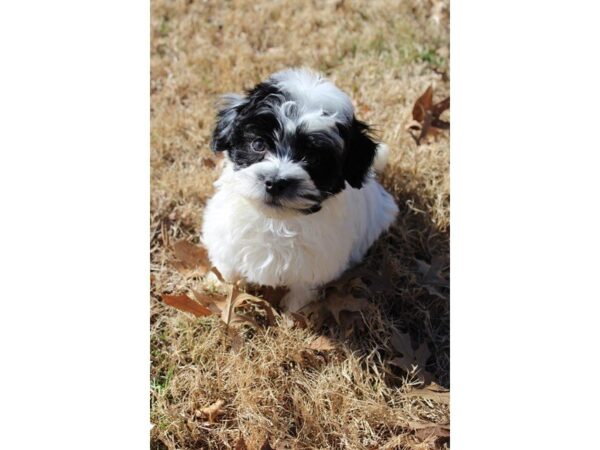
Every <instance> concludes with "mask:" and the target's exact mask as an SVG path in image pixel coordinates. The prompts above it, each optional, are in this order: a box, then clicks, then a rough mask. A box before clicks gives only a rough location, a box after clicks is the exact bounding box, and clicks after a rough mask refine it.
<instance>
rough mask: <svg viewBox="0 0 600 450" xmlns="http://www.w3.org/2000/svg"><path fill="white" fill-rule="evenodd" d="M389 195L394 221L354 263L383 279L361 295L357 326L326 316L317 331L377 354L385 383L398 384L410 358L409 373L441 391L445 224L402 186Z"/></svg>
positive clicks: (446, 304)
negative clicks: (378, 287) (381, 285)
mask: <svg viewBox="0 0 600 450" xmlns="http://www.w3.org/2000/svg"><path fill="white" fill-rule="evenodd" d="M395 198H396V201H397V203H398V206H399V209H400V212H399V214H398V217H397V219H396V221H395V223H394V224H393V225H392V227H390V230H389V231H388V232H386V233H385V234H384V235H382V236H381V237H380V238H379V239H378V240H377V242H376V243H375V244H374V245H373V247H372V248H371V249H370V250H369V252H368V254H367V256H366V257H365V259H364V261H363V263H361V265H360V267H361V268H363V269H366V271H370V272H371V273H377V274H379V275H380V276H384V277H386V278H387V279H386V280H384V281H386V282H387V283H388V287H387V289H385V290H384V291H382V292H371V293H370V294H367V295H364V296H366V297H368V301H369V302H370V303H371V304H372V305H373V307H372V308H370V309H369V310H367V311H364V312H361V314H362V316H363V318H362V321H363V323H362V324H359V323H353V325H352V327H351V329H350V330H349V327H348V324H347V323H346V324H343V323H342V324H339V323H337V322H335V321H333V320H330V321H328V322H327V323H326V324H325V325H323V326H321V327H320V328H319V331H320V332H322V333H323V334H325V335H326V336H328V337H330V338H333V339H335V340H338V341H340V342H341V341H343V342H344V344H345V345H346V346H348V347H349V348H350V349H351V350H352V351H353V353H355V354H357V355H361V356H364V357H365V358H366V357H367V356H369V355H371V356H372V355H373V353H377V354H378V360H379V361H383V362H384V365H385V371H386V373H387V374H388V375H389V376H387V377H386V381H387V382H389V383H391V384H395V385H399V384H401V382H402V380H403V379H404V378H405V377H406V376H407V375H408V374H409V372H410V367H411V366H412V363H413V362H414V363H415V364H416V365H417V366H418V368H417V370H413V371H412V374H413V376H416V377H417V378H420V379H421V380H423V381H425V382H426V383H427V382H429V381H435V382H436V383H438V384H440V385H442V386H444V387H447V388H449V386H450V301H449V299H450V289H449V240H450V239H449V228H448V227H445V228H441V227H440V226H438V225H437V224H436V220H435V219H434V218H433V217H432V216H431V215H430V214H429V213H428V212H427V211H428V208H426V207H425V202H424V200H423V199H421V198H420V197H419V194H418V193H417V192H415V191H410V190H406V189H403V190H402V191H401V192H395ZM352 270H356V268H355V269H351V271H352ZM359 272H360V270H359ZM366 281H367V284H368V280H366ZM367 291H368V290H367ZM359 295H360V294H359ZM398 344H400V345H398ZM399 347H400V348H399ZM386 362H388V363H389V364H386ZM398 362H400V363H401V364H398ZM403 365H404V367H403Z"/></svg>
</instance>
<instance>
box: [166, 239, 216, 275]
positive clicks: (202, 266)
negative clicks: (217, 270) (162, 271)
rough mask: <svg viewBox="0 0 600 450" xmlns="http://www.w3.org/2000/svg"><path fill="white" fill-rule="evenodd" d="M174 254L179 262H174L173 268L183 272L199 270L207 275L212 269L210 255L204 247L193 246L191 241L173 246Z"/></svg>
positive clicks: (180, 242) (184, 241)
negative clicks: (209, 269)
mask: <svg viewBox="0 0 600 450" xmlns="http://www.w3.org/2000/svg"><path fill="white" fill-rule="evenodd" d="M172 249H173V254H174V255H175V257H176V258H177V260H178V261H172V264H173V266H174V267H175V268H176V269H177V270H179V271H182V272H185V271H189V270H198V271H200V272H201V273H203V274H204V273H206V272H207V271H208V268H209V267H210V263H209V262H208V253H207V252H206V249H205V248H203V247H199V246H197V245H194V244H192V243H191V242H189V241H186V240H182V241H178V242H175V243H174V244H173V245H172Z"/></svg>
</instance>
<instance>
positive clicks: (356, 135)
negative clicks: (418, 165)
mask: <svg viewBox="0 0 600 450" xmlns="http://www.w3.org/2000/svg"><path fill="white" fill-rule="evenodd" d="M368 133H369V127H368V126H367V125H366V124H364V123H363V122H360V121H359V120H357V119H356V117H355V116H354V109H353V107H352V103H351V101H350V99H349V97H348V96H347V95H346V94H345V93H344V92H342V91H341V90H339V89H338V88H337V87H336V86H334V85H333V84H332V83H331V82H330V81H328V80H326V79H325V78H323V77H321V76H319V75H317V74H314V73H312V72H309V71H306V70H300V69H291V70H285V71H282V72H278V73H276V74H274V75H272V76H271V77H270V78H269V79H268V80H267V81H265V82H263V83H260V84H258V85H257V86H255V87H254V88H253V89H251V90H249V91H248V92H247V93H246V95H245V96H240V95H230V96H227V97H225V98H224V104H223V106H222V109H220V111H219V113H218V115H217V124H216V126H215V129H214V132H213V140H212V149H213V150H214V151H217V152H220V151H226V152H227V156H228V157H229V159H230V161H231V162H232V164H233V169H234V172H233V177H234V183H235V188H236V191H237V192H238V193H239V194H241V195H243V196H244V197H246V198H247V199H249V200H251V201H252V202H254V203H255V204H257V205H258V206H260V207H266V208H268V209H274V210H284V211H296V212H301V213H305V214H310V213H313V212H316V211H318V210H319V209H320V208H321V203H322V202H323V201H324V200H325V199H327V198H328V197H331V196H333V195H336V194H337V193H339V192H340V191H342V190H343V189H344V188H345V185H346V182H348V184H349V185H350V186H352V187H354V188H360V187H361V186H362V184H363V182H364V180H365V177H366V176H367V174H368V172H369V169H370V167H371V165H372V163H373V158H374V156H375V152H376V149H377V144H376V143H375V142H374V141H373V140H372V139H371V138H370V137H369V134H368Z"/></svg>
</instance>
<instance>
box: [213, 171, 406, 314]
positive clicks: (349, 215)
mask: <svg viewBox="0 0 600 450" xmlns="http://www.w3.org/2000/svg"><path fill="white" fill-rule="evenodd" d="M258 165H259V164H255V165H254V166H258ZM254 166H251V167H254ZM239 180H240V178H239V172H234V171H233V169H232V167H231V164H230V163H226V166H225V169H224V171H223V174H222V175H221V177H220V178H219V180H218V181H217V182H216V183H215V186H216V187H217V191H216V193H215V195H214V196H213V197H212V198H211V199H210V200H209V202H208V204H207V205H206V209H205V212H204V224H203V228H202V241H203V243H204V245H205V246H206V248H207V249H208V254H209V258H210V260H211V262H212V263H213V264H214V265H215V266H216V267H217V268H218V269H219V271H220V272H221V274H222V275H223V276H224V277H225V279H227V280H229V281H234V280H238V279H245V280H246V281H249V282H251V283H257V284H261V285H265V286H287V287H288V288H290V293H289V294H288V295H287V296H286V298H285V299H284V303H285V305H284V306H285V307H286V308H287V309H289V310H291V311H295V310H299V309H300V308H302V307H303V306H304V305H306V304H307V303H308V302H310V301H311V300H313V299H314V295H315V291H314V290H315V289H316V288H318V287H319V286H321V285H323V284H325V283H327V282H329V281H331V280H333V279H335V278H337V277H338V276H340V275H341V274H342V272H344V270H346V269H347V268H348V267H350V266H351V265H352V264H355V263H357V262H359V261H360V260H361V259H362V258H363V256H364V255H365V253H366V252H367V250H368V249H369V247H370V246H371V245H372V244H373V242H374V241H375V240H376V239H377V237H378V236H379V235H380V234H381V233H382V232H383V231H385V230H386V229H387V228H388V227H389V226H390V224H391V223H392V222H393V221H394V218H395V217H396V214H397V212H398V207H397V206H396V204H395V202H394V200H393V198H392V196H391V195H390V194H388V193H387V192H386V191H385V190H384V189H383V187H382V186H381V185H380V184H379V183H377V181H375V180H374V179H373V178H372V177H371V176H369V177H368V178H367V179H366V180H365V183H364V185H363V187H362V188H361V189H354V188H352V187H351V186H350V185H348V184H346V188H345V189H344V190H343V191H342V192H340V193H338V194H337V195H335V196H333V197H331V198H329V199H327V200H325V201H324V202H323V204H322V209H321V210H320V211H319V212H317V213H314V214H309V215H303V214H300V213H298V212H290V213H288V215H282V216H277V215H268V214H266V213H265V207H264V206H261V204H260V202H255V201H253V200H252V199H251V198H249V197H248V192H247V191H246V190H244V188H242V192H241V191H240V183H239ZM246 188H247V187H246Z"/></svg>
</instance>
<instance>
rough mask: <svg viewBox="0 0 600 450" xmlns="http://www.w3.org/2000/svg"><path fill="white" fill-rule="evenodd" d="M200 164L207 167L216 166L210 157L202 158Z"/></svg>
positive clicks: (212, 167)
mask: <svg viewBox="0 0 600 450" xmlns="http://www.w3.org/2000/svg"><path fill="white" fill-rule="evenodd" d="M202 165H203V166H204V167H207V168H209V169H214V168H215V167H217V164H216V163H215V162H214V161H213V160H212V159H210V158H202Z"/></svg>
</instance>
